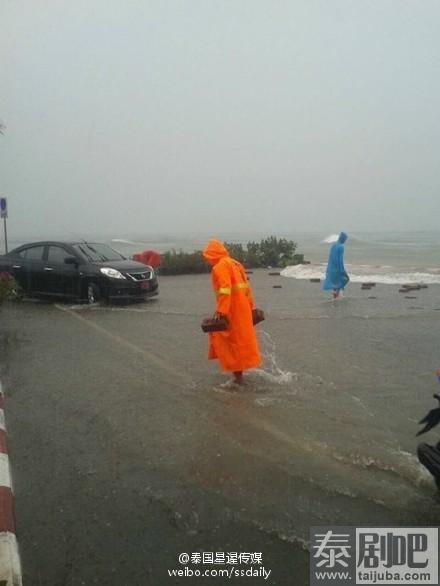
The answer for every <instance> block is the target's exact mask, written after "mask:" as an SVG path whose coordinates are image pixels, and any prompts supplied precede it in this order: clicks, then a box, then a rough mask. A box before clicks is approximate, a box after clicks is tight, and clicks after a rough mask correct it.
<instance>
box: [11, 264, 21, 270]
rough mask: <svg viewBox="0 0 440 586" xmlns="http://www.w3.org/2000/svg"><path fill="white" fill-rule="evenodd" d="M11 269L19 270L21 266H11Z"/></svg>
mask: <svg viewBox="0 0 440 586" xmlns="http://www.w3.org/2000/svg"><path fill="white" fill-rule="evenodd" d="M12 268H13V269H21V265H12Z"/></svg>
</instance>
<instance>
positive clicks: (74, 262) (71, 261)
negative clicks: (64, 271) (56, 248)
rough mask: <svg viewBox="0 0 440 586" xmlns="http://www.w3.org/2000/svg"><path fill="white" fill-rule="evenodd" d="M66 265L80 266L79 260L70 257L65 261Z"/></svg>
mask: <svg viewBox="0 0 440 586" xmlns="http://www.w3.org/2000/svg"><path fill="white" fill-rule="evenodd" d="M64 262H65V264H66V265H76V266H78V259H77V258H76V257H75V256H68V257H66V258H65V259H64Z"/></svg>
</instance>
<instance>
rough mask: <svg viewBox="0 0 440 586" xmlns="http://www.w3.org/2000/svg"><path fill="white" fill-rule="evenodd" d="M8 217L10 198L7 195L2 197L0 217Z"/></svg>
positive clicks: (0, 199)
mask: <svg viewBox="0 0 440 586" xmlns="http://www.w3.org/2000/svg"><path fill="white" fill-rule="evenodd" d="M7 217H8V200H7V199H6V197H0V218H7Z"/></svg>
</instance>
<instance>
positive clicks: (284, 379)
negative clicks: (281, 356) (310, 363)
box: [252, 330, 298, 385]
mask: <svg viewBox="0 0 440 586" xmlns="http://www.w3.org/2000/svg"><path fill="white" fill-rule="evenodd" d="M260 350H261V354H262V357H263V367H262V368H256V369H255V370H253V371H252V372H253V373H255V374H257V375H258V376H260V377H261V378H263V379H264V380H266V381H267V382H269V383H272V384H276V385H288V384H290V383H292V382H293V381H296V380H297V379H298V375H297V373H295V372H290V371H288V370H287V371H286V370H282V369H281V368H280V367H279V366H278V364H277V360H276V344H275V342H274V340H273V339H272V337H271V335H270V334H268V332H265V331H264V330H263V331H260Z"/></svg>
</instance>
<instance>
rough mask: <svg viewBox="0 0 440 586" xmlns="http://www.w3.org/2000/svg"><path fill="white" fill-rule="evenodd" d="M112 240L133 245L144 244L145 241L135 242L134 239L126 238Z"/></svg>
mask: <svg viewBox="0 0 440 586" xmlns="http://www.w3.org/2000/svg"><path fill="white" fill-rule="evenodd" d="M112 242H118V243H119V244H131V245H133V246H139V245H141V244H142V245H144V244H145V242H134V241H133V240H124V239H123V238H112Z"/></svg>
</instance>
